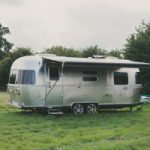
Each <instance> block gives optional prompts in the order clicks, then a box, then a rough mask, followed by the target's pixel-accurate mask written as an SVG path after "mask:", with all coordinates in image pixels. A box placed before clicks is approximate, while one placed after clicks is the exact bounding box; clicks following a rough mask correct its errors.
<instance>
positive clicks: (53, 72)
mask: <svg viewBox="0 0 150 150" xmlns="http://www.w3.org/2000/svg"><path fill="white" fill-rule="evenodd" d="M49 78H50V80H58V79H59V69H58V68H57V67H51V68H50V69H49Z"/></svg>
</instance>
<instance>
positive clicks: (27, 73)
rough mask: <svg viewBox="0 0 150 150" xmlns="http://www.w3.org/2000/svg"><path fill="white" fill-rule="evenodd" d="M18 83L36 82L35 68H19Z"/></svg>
mask: <svg viewBox="0 0 150 150" xmlns="http://www.w3.org/2000/svg"><path fill="white" fill-rule="evenodd" d="M18 84H35V71H34V70H19V72H18Z"/></svg>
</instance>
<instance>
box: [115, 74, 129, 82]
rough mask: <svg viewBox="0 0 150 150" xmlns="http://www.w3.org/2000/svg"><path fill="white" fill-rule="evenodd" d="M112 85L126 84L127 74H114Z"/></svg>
mask: <svg viewBox="0 0 150 150" xmlns="http://www.w3.org/2000/svg"><path fill="white" fill-rule="evenodd" d="M114 84H116V85H125V84H128V74H127V73H126V72H114Z"/></svg>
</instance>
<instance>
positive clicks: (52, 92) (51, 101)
mask: <svg viewBox="0 0 150 150" xmlns="http://www.w3.org/2000/svg"><path fill="white" fill-rule="evenodd" d="M45 88H46V89H45V105H46V106H61V105H62V104H63V101H62V77H61V76H60V67H59V66H58V65H54V64H53V65H52V64H47V65H46V87H45Z"/></svg>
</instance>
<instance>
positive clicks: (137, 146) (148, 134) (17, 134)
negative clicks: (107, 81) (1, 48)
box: [0, 92, 150, 150]
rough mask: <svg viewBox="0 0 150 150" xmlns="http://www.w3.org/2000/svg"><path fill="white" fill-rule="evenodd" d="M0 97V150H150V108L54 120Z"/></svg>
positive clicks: (64, 117) (65, 115) (7, 97)
mask: <svg viewBox="0 0 150 150" xmlns="http://www.w3.org/2000/svg"><path fill="white" fill-rule="evenodd" d="M8 99H9V96H8V94H6V93H2V92H1V93H0V150H72V149H73V150H80V149H81V150H149V149H150V105H145V106H144V107H143V111H142V112H136V111H134V112H129V111H125V110H124V111H116V112H112V111H109V112H106V111H102V112H99V113H98V114H95V115H88V114H84V115H78V116H77V115H74V114H71V113H66V114H64V115H62V116H51V115H46V114H40V113H32V112H29V111H28V112H25V111H22V110H19V109H16V108H13V107H11V106H9V105H8Z"/></svg>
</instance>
